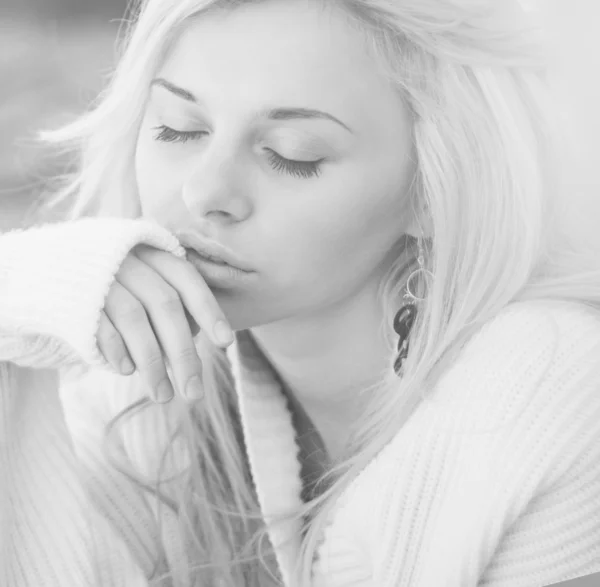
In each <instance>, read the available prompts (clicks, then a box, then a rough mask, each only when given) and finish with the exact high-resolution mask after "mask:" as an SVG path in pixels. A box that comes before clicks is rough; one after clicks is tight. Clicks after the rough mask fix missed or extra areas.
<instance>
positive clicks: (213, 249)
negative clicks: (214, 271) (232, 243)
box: [176, 232, 254, 273]
mask: <svg viewBox="0 0 600 587" xmlns="http://www.w3.org/2000/svg"><path fill="white" fill-rule="evenodd" d="M176 236H177V238H178V240H179V242H180V243H181V245H182V246H183V247H184V248H188V249H192V250H193V251H195V252H196V253H197V254H198V255H200V257H203V258H204V259H207V260H208V261H209V262H211V261H212V262H216V263H217V264H219V263H221V264H225V266H229V267H232V268H234V269H239V270H240V271H244V272H246V273H254V271H253V270H252V269H251V268H250V267H248V265H246V263H244V262H243V261H242V260H241V259H238V258H237V257H236V256H235V255H234V254H233V253H232V252H231V251H229V250H228V249H226V248H225V247H224V246H223V245H221V244H219V243H217V242H215V241H210V240H207V239H204V238H202V237H200V236H198V235H197V234H194V233H191V232H181V233H178V234H177V235H176Z"/></svg>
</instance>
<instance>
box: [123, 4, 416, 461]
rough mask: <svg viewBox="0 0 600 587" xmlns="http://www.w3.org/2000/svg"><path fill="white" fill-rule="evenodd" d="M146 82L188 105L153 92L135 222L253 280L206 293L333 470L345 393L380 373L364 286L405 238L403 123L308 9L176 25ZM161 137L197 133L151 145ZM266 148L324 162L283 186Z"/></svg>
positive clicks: (391, 97) (355, 46)
mask: <svg viewBox="0 0 600 587" xmlns="http://www.w3.org/2000/svg"><path fill="white" fill-rule="evenodd" d="M157 76H158V77H160V78H163V79H164V80H166V81H167V82H168V83H169V84H174V85H176V86H177V87H180V88H183V89H185V90H186V91H187V92H188V93H191V94H193V95H194V97H195V98H196V99H197V103H194V102H192V101H190V100H186V99H184V98H182V97H180V96H177V95H175V93H173V92H172V91H170V90H169V89H167V88H165V87H163V86H162V85H156V84H155V85H154V86H153V87H152V89H151V92H150V99H149V101H148V105H147V109H146V112H145V115H144V120H143V123H142V125H141V129H140V134H139V138H138V144H137V152H136V157H135V171H136V177H137V184H138V189H139V196H140V201H141V205H142V214H143V216H146V217H152V218H154V219H156V220H158V221H159V222H161V223H162V224H163V225H164V226H166V227H167V228H169V229H171V230H173V232H175V231H177V230H181V229H182V228H185V227H188V226H189V227H192V228H193V229H194V230H196V231H199V232H203V233H204V234H206V235H208V236H209V237H211V238H212V239H214V240H217V241H219V242H220V243H222V244H223V245H225V246H226V247H227V248H229V249H230V250H232V251H234V252H235V253H236V254H237V255H238V256H239V257H241V258H243V259H244V260H245V261H246V263H247V264H248V265H250V266H251V267H252V268H253V269H254V270H255V271H256V272H257V275H256V279H254V280H253V281H252V283H248V284H246V285H241V284H238V285H236V286H235V287H230V288H224V289H219V288H214V289H213V292H214V293H215V295H216V298H217V300H218V302H219V304H220V305H221V307H222V308H223V310H224V312H225V314H226V316H227V318H228V319H229V321H230V323H231V325H232V326H233V328H234V329H236V330H240V329H250V330H251V332H252V334H253V335H254V337H255V339H256V341H257V343H258V345H259V346H260V348H261V349H262V351H263V352H264V353H265V355H266V356H267V358H268V359H269V361H270V362H271V364H272V365H273V367H274V368H275V370H276V371H277V373H278V374H279V376H280V378H281V380H282V382H283V384H284V389H285V390H286V392H287V393H288V396H289V397H290V401H291V403H292V405H293V408H294V412H295V414H296V418H297V425H298V426H299V427H300V428H306V427H310V426H311V425H314V426H315V427H316V430H317V431H318V433H319V435H320V437H321V439H322V442H323V444H324V446H325V448H326V450H327V453H328V455H329V456H330V457H337V456H339V454H340V451H341V450H342V448H343V445H344V443H345V442H346V440H347V435H348V430H349V429H350V426H351V424H352V422H354V421H355V420H356V418H358V417H359V413H360V412H359V410H360V409H361V407H360V405H359V400H358V394H357V393H356V392H357V390H358V389H359V388H360V387H361V386H363V385H365V384H369V383H372V382H373V381H375V380H376V379H377V377H378V376H379V374H380V373H381V371H382V370H384V369H386V368H387V367H388V359H389V357H388V350H387V347H386V344H385V341H384V339H383V335H382V334H381V332H380V329H381V328H380V325H381V321H382V315H381V308H380V304H379V303H378V301H377V298H376V291H377V287H378V285H379V282H380V280H381V277H382V275H383V273H384V272H385V271H386V269H387V268H389V266H390V263H391V262H392V259H393V258H394V256H395V254H396V253H397V247H396V249H395V246H396V245H397V243H398V241H399V239H400V237H401V236H402V235H403V234H404V233H407V232H409V233H412V234H418V233H416V231H415V228H414V227H415V219H414V218H413V216H412V213H411V210H410V207H409V199H408V195H407V194H408V186H409V184H410V182H411V181H412V179H413V176H414V169H415V165H414V154H413V150H412V141H411V127H410V120H409V117H408V111H407V109H406V108H405V106H404V105H403V103H402V101H401V100H400V97H399V95H398V94H397V92H396V91H395V90H394V89H393V88H392V87H391V85H390V84H389V82H388V81H386V80H385V79H384V77H383V75H381V73H380V71H379V70H378V67H377V65H376V64H375V62H374V61H373V60H372V58H371V57H370V56H369V54H368V52H367V50H366V49H365V45H364V41H363V40H362V38H361V37H360V35H359V34H358V33H357V31H356V30H353V29H352V28H350V26H349V25H348V24H347V22H346V20H345V16H344V15H343V14H341V13H337V12H334V11H332V10H324V9H323V8H321V7H320V6H319V5H317V3H313V2H310V1H308V0H285V2H282V1H267V2H261V3H258V4H255V5H246V6H241V7H239V8H237V9H235V10H233V11H231V12H223V13H213V14H209V15H202V16H201V17H198V18H196V19H194V20H192V21H190V22H189V23H188V25H187V27H186V28H185V29H184V30H183V31H182V33H181V35H180V36H179V38H178V39H177V41H176V43H175V44H174V45H173V46H172V48H171V50H170V52H169V54H168V55H167V58H166V60H165V62H164V64H163V66H162V67H161V68H160V70H159V71H158V72H157ZM278 107H301V108H311V109H318V110H320V111H324V112H326V113H329V114H330V115H332V116H334V117H335V118H337V119H339V120H340V121H341V122H342V123H343V124H344V125H345V126H347V127H348V129H349V130H348V129H346V128H344V126H342V125H341V124H338V123H336V122H333V121H330V120H326V119H296V120H268V119H267V118H264V117H260V118H257V117H256V113H258V112H260V111H262V110H264V109H267V108H278ZM160 125H166V126H168V127H170V128H174V129H176V130H177V131H183V132H196V133H197V134H196V135H195V136H194V137H193V138H191V139H190V140H188V141H186V142H164V141H162V142H161V141H160V140H156V137H157V134H158V133H159V132H160V130H157V129H156V127H159V126H160ZM199 131H204V132H203V133H202V134H199ZM267 149H271V150H272V151H274V152H276V153H277V154H279V155H280V156H281V157H284V158H286V159H291V160H297V161H308V162H311V161H315V160H317V159H324V161H323V163H322V164H321V165H320V171H319V174H318V175H316V176H309V177H304V176H298V175H293V174H289V173H286V172H285V171H282V170H277V169H274V168H273V167H272V165H271V161H270V157H271V156H272V154H271V152H270V151H267Z"/></svg>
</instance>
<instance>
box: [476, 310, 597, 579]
mask: <svg viewBox="0 0 600 587" xmlns="http://www.w3.org/2000/svg"><path fill="white" fill-rule="evenodd" d="M560 318H561V316H560V315H559V316H557V322H560ZM562 318H563V320H565V322H563V324H559V327H560V332H561V333H564V340H563V342H562V344H560V345H559V347H558V350H557V354H556V356H555V359H554V365H553V369H554V373H555V375H554V377H553V379H554V381H555V385H554V386H553V397H550V400H551V401H548V402H547V403H546V404H545V405H544V406H543V407H541V408H540V409H538V410H537V414H535V415H534V413H533V412H530V413H529V419H528V425H529V429H530V433H531V436H530V437H529V438H527V439H526V440H527V444H525V446H524V449H525V450H526V449H527V447H530V449H529V450H528V451H527V452H530V454H531V455H532V457H533V458H534V459H535V462H536V463H537V468H538V469H539V470H542V471H545V474H544V475H543V477H541V479H542V481H541V482H540V483H539V485H538V486H537V489H536V491H534V492H533V494H532V495H531V496H528V499H527V500H526V501H525V502H524V503H523V504H522V505H521V506H520V507H519V509H518V510H517V511H516V512H515V513H514V518H512V522H511V523H510V524H508V525H507V527H506V528H505V530H504V532H503V534H502V536H501V539H500V541H499V543H498V544H497V546H496V548H495V550H494V552H493V555H492V557H491V559H490V561H489V562H488V564H487V566H486V568H485V570H484V572H483V573H482V575H481V577H480V580H479V582H478V583H477V585H478V587H508V586H509V585H510V586H511V587H543V586H546V585H553V584H555V583H558V582H560V584H561V585H562V584H563V583H562V582H563V581H570V580H572V579H576V578H579V577H586V576H588V575H591V574H594V575H595V574H596V573H600V322H598V320H597V319H593V318H591V315H590V317H588V319H587V320H588V322H587V323H586V324H579V332H581V333H583V335H582V336H581V337H580V338H579V339H578V340H573V339H571V340H570V337H569V333H570V331H572V330H571V329H572V328H577V326H576V323H577V317H573V316H571V317H570V318H571V322H570V323H569V322H567V321H566V318H568V316H562ZM525 450H524V452H523V458H527V453H526V452H525ZM535 468H536V465H534V463H533V462H532V463H531V470H534V469H535ZM506 517H507V518H508V517H509V516H508V515H507V516H506ZM595 576H596V575H595ZM577 584H578V583H577ZM585 584H586V585H587V584H588V583H585ZM589 584H590V585H591V583H589ZM595 584H596V583H595V582H594V585H595ZM583 585H584V583H582V587H583Z"/></svg>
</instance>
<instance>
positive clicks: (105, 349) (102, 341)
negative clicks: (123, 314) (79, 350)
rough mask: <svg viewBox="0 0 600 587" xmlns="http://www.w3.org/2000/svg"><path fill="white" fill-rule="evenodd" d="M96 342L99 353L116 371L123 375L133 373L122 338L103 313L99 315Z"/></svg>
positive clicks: (129, 357)
mask: <svg viewBox="0 0 600 587" xmlns="http://www.w3.org/2000/svg"><path fill="white" fill-rule="evenodd" d="M96 342H97V344H98V348H99V349H100V352H101V353H102V354H103V355H104V357H105V358H106V360H107V361H108V362H109V363H110V364H111V365H112V366H113V367H114V368H115V369H116V370H117V371H119V372H121V373H122V374H123V375H131V374H132V373H133V372H134V371H135V365H134V364H133V361H132V359H131V355H130V354H129V351H128V350H127V346H126V345H125V342H124V340H123V337H122V336H121V335H120V334H119V332H118V330H117V329H116V328H115V327H114V324H113V323H112V322H111V321H110V318H109V317H108V316H107V315H106V313H105V312H104V311H103V312H101V314H100V321H99V324H98V331H97V333H96Z"/></svg>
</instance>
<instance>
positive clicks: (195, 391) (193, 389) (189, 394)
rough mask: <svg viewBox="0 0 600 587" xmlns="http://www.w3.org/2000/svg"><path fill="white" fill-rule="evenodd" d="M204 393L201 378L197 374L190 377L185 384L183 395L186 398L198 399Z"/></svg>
mask: <svg viewBox="0 0 600 587" xmlns="http://www.w3.org/2000/svg"><path fill="white" fill-rule="evenodd" d="M203 395H204V386H203V385H202V379H200V377H199V376H198V375H194V376H193V377H190V379H189V380H188V382H187V384H186V386H185V397H186V398H187V399H190V400H192V399H200V398H202V396H203Z"/></svg>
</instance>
